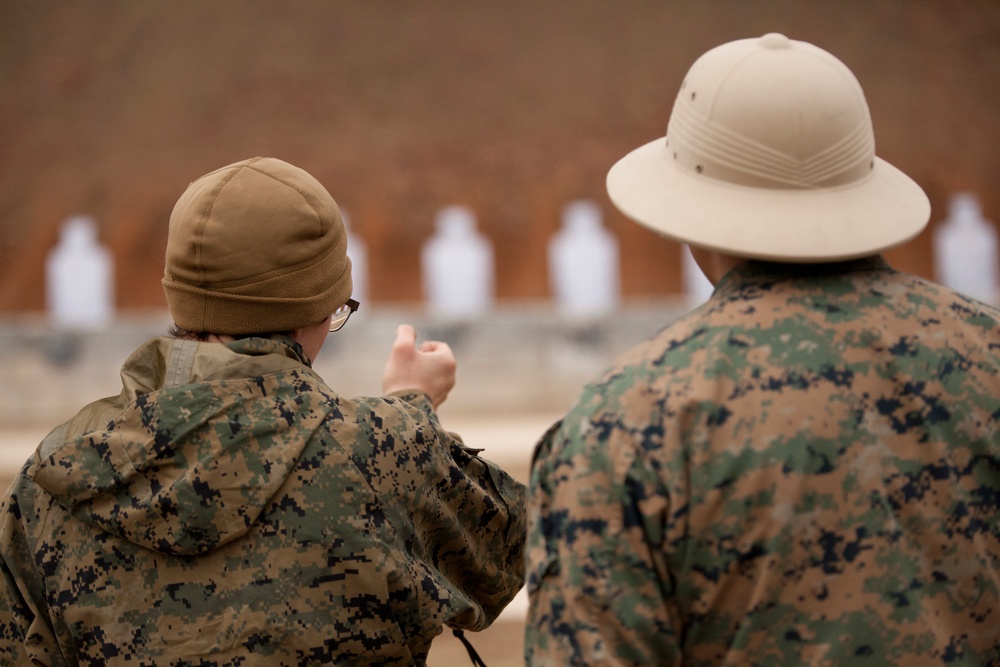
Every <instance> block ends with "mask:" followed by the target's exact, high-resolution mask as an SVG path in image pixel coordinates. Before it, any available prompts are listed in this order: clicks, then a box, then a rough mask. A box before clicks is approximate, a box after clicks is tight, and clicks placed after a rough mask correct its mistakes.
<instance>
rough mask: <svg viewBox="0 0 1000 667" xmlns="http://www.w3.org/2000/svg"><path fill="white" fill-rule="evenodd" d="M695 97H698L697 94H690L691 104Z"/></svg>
mask: <svg viewBox="0 0 1000 667" xmlns="http://www.w3.org/2000/svg"><path fill="white" fill-rule="evenodd" d="M697 95H698V93H691V101H692V102H694V98H695V97H696V96H697Z"/></svg>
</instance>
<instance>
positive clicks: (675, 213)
mask: <svg viewBox="0 0 1000 667" xmlns="http://www.w3.org/2000/svg"><path fill="white" fill-rule="evenodd" d="M874 161H875V163H874V167H873V168H872V170H871V173H870V174H869V175H868V176H867V177H865V178H863V179H861V180H859V181H857V182H854V183H851V184H848V185H843V186H838V187H828V188H811V189H791V188H788V189H786V188H764V187H749V186H744V185H737V184H733V183H727V182H724V181H721V180H717V179H714V178H709V177H706V176H702V175H699V174H697V173H692V172H690V171H688V170H686V169H684V168H683V167H680V166H678V164H677V162H676V161H675V160H673V159H671V157H670V155H669V154H668V151H667V144H666V139H665V138H662V137H661V138H659V139H657V140H655V141H651V142H649V143H647V144H644V145H642V146H640V147H639V148H636V149H635V150H633V151H632V152H631V153H629V154H628V155H626V156H625V157H623V158H622V159H621V160H619V161H618V162H617V163H616V164H615V165H614V166H613V167H612V168H611V170H610V171H609V172H608V176H607V189H608V195H609V196H610V198H611V201H612V202H613V203H614V205H615V206H616V207H618V209H619V210H621V212H622V213H624V214H625V215H626V216H628V217H629V218H632V219H633V220H635V221H636V222H638V223H640V224H642V225H644V226H646V227H649V228H650V229H653V230H655V231H657V232H659V233H661V234H663V235H665V236H667V237H670V238H673V239H675V240H677V241H681V242H684V243H688V244H690V245H692V246H695V247H700V248H706V249H709V250H718V251H721V252H725V253H728V254H731V255H735V256H738V257H747V258H752V259H763V260H775V261H784V262H831V261H839V260H847V259H854V258H857V257H864V256H867V255H872V254H876V253H879V252H881V251H884V250H888V249H889V248H892V247H895V246H898V245H901V244H903V243H905V242H907V241H909V240H910V239H912V238H913V237H915V236H916V235H918V234H919V233H920V232H921V231H922V230H923V229H924V227H926V226H927V222H928V220H929V219H930V210H931V209H930V202H929V201H928V199H927V195H926V194H925V193H924V191H923V190H922V189H921V187H920V186H919V185H917V183H916V182H914V181H913V180H912V179H911V178H910V177H909V176H907V175H906V174H904V173H903V172H902V171H900V170H899V169H897V168H895V167H893V166H892V165H891V164H889V163H888V162H886V161H884V160H882V159H880V158H878V157H876V158H874Z"/></svg>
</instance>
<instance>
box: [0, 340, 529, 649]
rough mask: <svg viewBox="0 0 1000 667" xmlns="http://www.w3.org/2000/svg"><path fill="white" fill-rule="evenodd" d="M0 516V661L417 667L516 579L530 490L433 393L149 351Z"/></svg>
mask: <svg viewBox="0 0 1000 667" xmlns="http://www.w3.org/2000/svg"><path fill="white" fill-rule="evenodd" d="M122 379H123V384H124V387H123V391H122V393H121V395H120V396H118V397H116V398H109V399H104V400H101V401H98V402H96V403H94V404H91V405H90V406H88V407H87V408H85V409H84V410H83V411H81V412H80V413H79V414H78V415H77V416H76V417H75V418H73V419H72V420H70V421H69V422H68V423H66V424H64V425H62V426H60V427H59V428H57V429H55V430H54V431H53V432H52V433H51V434H50V435H49V436H48V437H47V438H46V439H45V440H44V441H43V442H42V444H41V445H40V447H39V448H38V450H37V452H36V453H35V455H34V456H33V458H32V459H31V460H29V461H28V463H27V464H26V466H25V467H24V469H23V471H22V473H21V476H20V478H19V479H18V480H17V481H16V482H15V483H14V485H13V486H12V488H11V489H10V491H9V492H8V494H7V496H6V497H5V499H4V501H3V504H2V506H0V568H2V569H0V574H2V579H0V664H4V665H22V664H32V661H34V664H40V665H52V666H55V665H143V666H151V665H163V666H166V665H171V666H191V667H194V666H197V667H236V666H240V667H248V666H253V665H260V666H263V665H267V666H268V667H277V666H281V665H319V664H324V665H325V664H345V665H355V664H357V665H361V664H363V665H412V664H418V665H419V664H422V663H423V662H424V661H425V659H426V655H427V651H428V649H429V646H430V643H431V640H432V639H433V638H434V637H435V636H436V635H437V634H439V633H440V632H441V630H442V627H443V626H444V625H449V626H453V627H456V628H467V629H472V630H476V629H481V628H483V627H485V626H487V625H489V624H490V623H491V622H492V621H493V619H494V618H495V617H496V616H497V614H498V613H499V612H500V610H501V609H502V608H503V607H504V606H505V605H506V604H507V603H508V602H509V601H510V600H511V598H513V597H514V595H515V593H516V592H517V591H518V589H519V588H520V587H521V585H522V582H523V565H522V562H523V561H522V555H523V540H524V509H523V507H524V505H523V503H524V487H523V486H522V485H521V484H519V483H517V482H515V481H514V480H512V479H511V478H510V477H508V476H507V475H506V474H505V473H504V472H503V471H501V470H500V469H499V468H497V467H496V466H494V465H493V464H491V463H488V462H486V461H484V460H483V459H481V458H479V457H478V456H477V455H476V454H475V452H473V451H472V450H469V449H466V448H465V447H464V446H463V445H462V444H461V443H460V442H459V441H458V440H457V439H456V437H455V436H452V435H450V434H448V433H447V432H445V431H444V430H443V429H442V428H441V425H440V424H439V422H438V420H437V417H436V416H435V414H434V412H433V408H432V407H431V404H430V401H429V399H428V398H427V396H426V395H424V394H421V393H417V392H413V393H410V394H406V395H395V396H391V397H386V398H361V399H345V398H342V397H340V396H338V395H337V394H335V393H334V392H333V391H331V390H330V389H329V388H328V387H327V386H326V385H325V384H324V382H323V380H321V379H320V378H319V376H317V375H316V374H315V373H314V372H313V371H312V369H311V368H310V365H309V362H308V360H307V359H306V357H305V355H304V354H303V353H302V350H301V348H300V347H299V346H298V345H297V344H296V343H294V342H293V341H291V340H290V339H285V338H281V337H276V338H274V339H264V338H251V339H246V340H242V341H237V342H235V343H231V344H229V345H228V346H224V345H221V344H218V343H196V342H192V341H180V340H174V339H171V338H158V339H155V340H153V341H151V342H149V343H147V344H145V345H144V346H143V347H141V348H140V349H139V350H138V351H137V352H135V353H134V354H133V355H132V356H131V357H130V358H129V360H128V361H127V362H126V363H125V365H124V367H123V369H122Z"/></svg>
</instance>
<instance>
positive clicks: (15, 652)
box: [0, 477, 65, 667]
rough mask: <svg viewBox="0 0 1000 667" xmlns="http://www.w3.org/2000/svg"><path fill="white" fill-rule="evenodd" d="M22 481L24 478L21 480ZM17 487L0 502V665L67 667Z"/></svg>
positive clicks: (24, 508)
mask: <svg viewBox="0 0 1000 667" xmlns="http://www.w3.org/2000/svg"><path fill="white" fill-rule="evenodd" d="M21 479H22V480H23V477H22V478H21ZM18 488H21V489H23V488H24V487H23V486H22V485H21V484H15V486H13V487H11V491H10V492H9V493H8V495H7V496H6V497H5V498H4V499H3V502H2V503H0V664H4V665H44V666H49V667H58V666H61V665H64V664H65V662H64V661H63V659H62V657H61V656H62V654H61V652H60V648H59V645H58V642H57V641H56V638H55V634H54V632H53V630H52V628H51V627H50V625H49V622H48V621H49V619H48V616H47V615H46V613H45V611H44V591H43V586H42V581H41V578H40V576H39V575H38V573H37V570H36V568H35V563H34V559H33V558H32V554H31V550H30V548H29V545H28V539H27V537H26V535H25V534H24V531H23V524H22V517H23V513H24V512H26V511H27V512H30V510H31V508H30V505H31V503H30V502H29V503H28V507H23V506H22V504H20V503H19V496H18V494H17V493H16V490H17V489H18Z"/></svg>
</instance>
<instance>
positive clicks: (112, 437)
mask: <svg viewBox="0 0 1000 667" xmlns="http://www.w3.org/2000/svg"><path fill="white" fill-rule="evenodd" d="M122 379H123V384H124V389H123V391H122V394H121V396H119V397H118V398H117V399H105V400H103V401H98V402H97V403H94V404H92V405H90V406H88V407H87V408H85V409H84V410H83V411H81V413H80V414H79V415H77V417H75V418H74V419H73V420H71V421H70V422H68V423H67V424H65V425H63V427H60V428H58V429H56V430H55V431H53V433H51V434H50V435H49V437H48V438H46V440H45V441H44V442H43V443H42V446H41V447H39V451H38V453H37V454H36V458H35V463H34V465H33V471H31V472H29V474H30V475H31V476H32V477H33V478H34V480H35V482H36V483H37V484H38V485H39V486H40V487H41V488H43V489H45V490H46V491H47V492H48V493H50V494H51V495H52V496H53V497H55V499H56V500H57V501H58V502H59V503H60V504H61V505H62V506H63V507H65V508H66V509H67V510H68V511H69V512H70V513H72V515H73V516H74V517H76V518H77V519H79V520H81V521H83V522H85V523H87V524H90V525H92V526H94V527H96V528H98V529H100V530H103V531H106V532H109V533H113V534H115V535H118V536H120V537H122V538H124V539H127V540H129V541H131V542H134V543H136V544H139V545H141V546H143V547H146V548H149V549H154V550H156V551H160V552H164V553H170V554H175V555H194V554H199V553H204V552H206V551H210V550H212V549H214V548H216V547H218V546H221V545H223V544H226V543H227V542H230V541H232V540H234V539H236V538H238V537H240V536H242V535H244V534H245V533H246V532H247V531H249V530H250V529H251V527H252V526H253V525H254V522H255V521H256V519H257V517H258V516H259V515H260V513H261V511H262V510H263V509H264V508H265V507H266V506H267V504H268V502H269V501H270V500H271V499H272V498H273V497H274V496H275V494H276V493H277V491H278V489H279V488H280V487H281V486H282V484H284V482H285V478H286V477H287V475H288V474H289V472H290V471H291V470H292V468H293V467H294V466H295V464H296V461H297V460H298V457H299V455H300V454H301V452H302V450H303V448H304V447H305V445H306V443H307V442H308V441H309V439H310V437H311V435H312V434H313V433H314V432H315V431H316V430H317V429H319V428H320V426H321V425H322V423H323V421H324V419H325V418H326V415H327V414H328V411H327V410H324V409H318V405H316V404H317V403H323V402H325V401H326V400H327V399H328V398H329V394H327V393H326V392H327V391H328V390H326V389H325V385H323V383H322V380H320V378H319V377H318V376H317V375H315V373H314V372H313V371H312V369H311V368H309V361H308V359H307V358H306V356H305V354H304V353H303V352H302V349H301V347H299V346H298V344H297V343H295V342H294V341H292V340H291V339H287V338H283V337H275V338H274V339H265V338H250V339H244V340H238V341H235V342H233V343H230V344H228V345H222V344H219V343H198V342H194V341H182V340H175V339H171V338H165V337H164V338H158V339H155V340H153V341H150V342H149V343H147V344H145V345H144V346H143V347H141V348H140V349H139V350H137V351H136V352H135V353H134V354H133V355H132V356H131V357H130V358H129V359H128V361H126V363H125V365H124V367H123V368H122ZM317 390H319V391H317ZM95 423H103V424H105V426H103V427H101V428H96V429H91V428H88V427H89V426H91V425H93V424H95Z"/></svg>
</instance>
